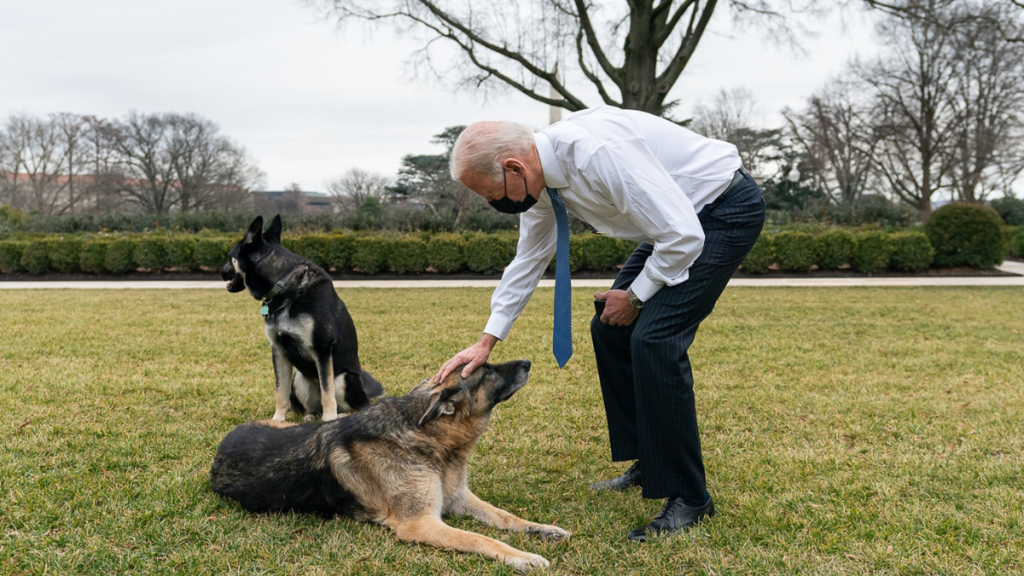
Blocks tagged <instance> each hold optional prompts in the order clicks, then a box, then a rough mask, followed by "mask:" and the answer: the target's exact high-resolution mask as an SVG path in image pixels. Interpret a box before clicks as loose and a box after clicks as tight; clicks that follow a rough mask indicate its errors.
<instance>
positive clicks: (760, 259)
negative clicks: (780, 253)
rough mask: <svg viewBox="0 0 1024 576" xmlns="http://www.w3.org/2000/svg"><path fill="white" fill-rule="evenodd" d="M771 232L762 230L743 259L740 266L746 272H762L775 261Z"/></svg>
mask: <svg viewBox="0 0 1024 576" xmlns="http://www.w3.org/2000/svg"><path fill="white" fill-rule="evenodd" d="M774 244H775V243H774V238H773V237H772V234H768V233H766V232H762V233H761V235H760V236H758V238H757V242H755V243H754V247H753V248H751V249H750V253H749V254H747V257H746V258H745V259H744V260H743V263H742V264H741V265H740V267H741V268H742V269H743V271H744V272H746V273H748V274H764V273H765V272H767V271H768V268H770V267H771V265H772V262H774V261H775V247H774Z"/></svg>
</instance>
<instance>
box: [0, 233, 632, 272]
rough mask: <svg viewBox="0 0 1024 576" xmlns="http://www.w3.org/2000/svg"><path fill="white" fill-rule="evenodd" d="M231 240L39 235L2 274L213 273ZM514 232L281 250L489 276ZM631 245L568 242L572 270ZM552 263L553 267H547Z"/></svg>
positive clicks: (382, 266)
mask: <svg viewBox="0 0 1024 576" xmlns="http://www.w3.org/2000/svg"><path fill="white" fill-rule="evenodd" d="M236 241H237V238H227V237H218V236H213V237H197V236H193V235H166V234H162V235H155V234H149V235H142V234H138V235H131V234H126V235H115V236H92V237H87V238H83V237H45V236H43V237H39V238H33V239H31V240H6V241H0V272H3V273H4V274H12V273H18V272H27V273H29V274H45V273H49V272H57V273H74V272H86V273H90V274H126V273H128V272H133V271H136V270H144V271H177V272H193V271H196V270H206V271H217V270H220V268H221V266H223V265H224V263H225V262H227V258H228V251H229V250H230V249H231V247H232V246H233V245H234V243H235V242H236ZM517 241H518V238H517V236H516V235H515V234H512V233H501V232H499V233H493V234H484V233H465V234H456V233H441V234H405V235H372V234H353V233H344V234H305V235H302V236H294V237H285V238H284V239H283V240H282V243H283V245H284V246H285V248H288V249H289V250H291V251H292V252H295V253H296V254H299V255H300V256H303V257H305V258H308V259H310V260H312V261H313V262H314V263H316V264H317V265H318V266H321V267H323V268H325V269H327V270H333V271H335V272H359V273H363V274H377V273H381V272H394V273H396V274H420V273H425V272H437V273H441V274H455V273H459V272H465V271H469V272H475V273H479V274H491V273H494V272H497V271H500V270H501V269H503V268H504V267H505V266H506V265H507V264H508V263H509V262H510V261H511V260H512V258H513V256H515V253H516V243H517ZM635 248H636V243H635V242H629V241H624V240H616V239H614V238H608V237H605V236H599V235H596V234H575V235H573V236H572V237H571V239H570V269H571V270H573V271H578V270H592V271H603V270H614V269H615V268H616V267H617V266H618V265H620V264H622V263H623V262H625V261H626V258H628V257H629V254H630V253H632V251H633V249H635ZM553 265H554V264H553V263H552V266H553Z"/></svg>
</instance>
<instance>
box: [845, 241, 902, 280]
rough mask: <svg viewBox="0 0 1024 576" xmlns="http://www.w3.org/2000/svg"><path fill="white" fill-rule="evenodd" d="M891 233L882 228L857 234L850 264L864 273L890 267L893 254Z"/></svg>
mask: <svg viewBox="0 0 1024 576" xmlns="http://www.w3.org/2000/svg"><path fill="white" fill-rule="evenodd" d="M889 236H890V235H889V234H888V233H886V232H882V231H881V230H870V231H867V232H861V233H860V234H858V235H857V236H856V244H855V245H854V248H853V256H852V257H851V258H850V264H851V265H853V269H854V270H856V271H858V272H863V273H864V274H875V273H877V272H882V271H884V270H886V269H888V268H889V259H890V258H891V256H892V241H891V240H890V239H889Z"/></svg>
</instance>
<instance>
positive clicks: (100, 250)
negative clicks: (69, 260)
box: [78, 238, 110, 274]
mask: <svg viewBox="0 0 1024 576" xmlns="http://www.w3.org/2000/svg"><path fill="white" fill-rule="evenodd" d="M109 244H110V241H109V240H107V239H106V238H92V239H89V240H86V241H85V242H83V243H82V249H81V251H80V252H79V256H78V267H79V268H80V269H81V270H82V272H88V273H89V274H103V273H104V272H105V271H106V268H105V267H104V265H103V263H104V262H105V261H106V259H107V246H108V245H109Z"/></svg>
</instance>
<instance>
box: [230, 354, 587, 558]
mask: <svg viewBox="0 0 1024 576" xmlns="http://www.w3.org/2000/svg"><path fill="white" fill-rule="evenodd" d="M529 370H530V363H529V362H527V361H525V360H524V361H518V362H509V363H507V364H499V365H494V366H492V365H489V364H485V365H484V366H481V367H480V368H478V369H476V370H475V371H474V372H473V374H471V375H470V377H469V378H461V377H460V375H459V373H458V372H455V373H453V374H452V375H451V376H449V377H448V379H447V380H446V381H444V382H442V383H439V384H431V382H430V381H429V380H428V381H424V382H423V383H421V384H420V385H419V386H416V387H415V388H413V389H412V391H411V392H409V394H407V395H405V396H401V397H389V398H384V399H382V400H379V401H378V402H376V403H375V404H373V405H372V406H370V407H368V408H366V409H364V410H361V411H360V412H358V413H356V414H353V415H351V416H348V417H347V418H341V419H338V420H335V421H333V422H327V423H323V424H303V425H295V424H290V423H280V422H275V421H264V422H250V423H248V424H243V425H241V426H238V427H237V428H235V429H234V430H232V431H231V432H230V433H229V434H228V435H227V436H226V437H225V438H224V440H223V441H222V442H221V444H220V447H219V448H218V449H217V456H216V458H215V459H214V462H213V469H212V471H211V473H210V476H211V478H210V482H211V485H212V488H213V491H214V492H216V493H218V494H223V495H225V496H228V497H230V498H234V499H236V500H238V501H239V502H240V503H241V504H242V507H244V508H245V509H246V510H250V511H253V512H271V511H284V510H293V511H297V512H309V513H315V514H321V515H324V516H333V515H344V516H349V517H353V518H356V519H359V520H364V521H371V522H377V523H380V524H384V525H385V526H388V527H389V528H391V529H392V530H394V531H395V534H396V535H397V536H398V538H399V539H402V540H411V541H415V542H422V543H424V544H431V545H434V546H440V547H444V548H451V549H455V550H461V551H463V552H475V553H478V554H483V555H485V556H488V557H490V558H493V559H495V560H499V561H501V562H505V563H506V564H510V565H512V566H513V567H515V569H517V570H520V571H526V570H529V569H531V568H546V567H547V566H548V561H547V560H545V559H544V558H543V557H541V556H538V555H536V554H530V553H528V552H523V551H522V550H517V549H515V548H513V547H511V546H509V545H507V544H505V543H503V542H499V541H497V540H494V539H492V538H488V537H486V536H483V535H480V534H477V533H475V532H468V531H465V530H458V529H456V528H452V527H450V526H448V525H447V524H445V523H444V522H442V520H441V517H442V516H443V515H459V514H470V515H472V516H473V517H474V518H476V519H477V520H479V521H480V522H483V523H485V524H489V525H491V526H496V527H498V528H503V529H506V530H514V531H519V532H526V533H529V534H535V535H537V536H539V537H541V538H544V539H550V540H561V539H564V538H567V537H568V536H569V533H568V532H566V531H565V530H562V529H561V528H558V527H557V526H548V525H544V524H536V523H534V522H528V521H526V520H522V519H520V518H517V517H516V516H514V515H512V514H510V513H508V512H506V511H504V510H501V509H499V508H496V507H494V506H492V505H490V504H488V503H487V502H484V501H483V500H481V499H480V498H478V497H477V496H476V495H474V494H473V493H472V492H470V490H469V488H468V486H467V485H466V462H467V460H468V459H469V454H470V452H471V451H472V449H473V447H474V446H475V445H476V442H477V440H478V439H479V438H480V435H481V434H482V433H483V431H484V429H485V428H486V427H487V422H488V421H489V420H490V415H491V410H492V409H493V408H494V406H495V405H497V404H498V403H499V402H503V401H505V400H508V399H509V398H510V397H511V396H512V394H514V393H515V392H516V391H517V390H519V389H520V388H522V387H523V385H525V384H526V380H527V377H528V375H529Z"/></svg>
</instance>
